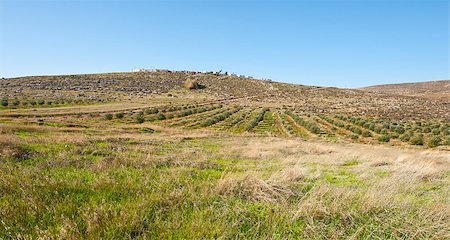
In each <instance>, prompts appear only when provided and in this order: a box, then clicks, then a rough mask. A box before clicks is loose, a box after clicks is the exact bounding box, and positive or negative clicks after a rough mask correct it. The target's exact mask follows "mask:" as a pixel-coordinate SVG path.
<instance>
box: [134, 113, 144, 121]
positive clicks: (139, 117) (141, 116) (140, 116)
mask: <svg viewBox="0 0 450 240" xmlns="http://www.w3.org/2000/svg"><path fill="white" fill-rule="evenodd" d="M144 121H145V118H144V115H143V114H137V115H136V122H137V123H143V122H144Z"/></svg>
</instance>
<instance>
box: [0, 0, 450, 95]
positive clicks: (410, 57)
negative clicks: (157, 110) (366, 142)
mask: <svg viewBox="0 0 450 240" xmlns="http://www.w3.org/2000/svg"><path fill="white" fill-rule="evenodd" d="M449 51H450V50H449V1H439V0H426V1H425V0H423V1H421V0H408V1H406V0H391V1H382V0H359V1H358V0H347V1H345V0H334V1H333V0H329V1H226V0H223V1H187V0H185V1H131V2H130V1H4V0H0V76H1V77H14V76H28V75H53V74H71V73H97V72H119V71H130V70H132V69H133V68H167V69H175V70H224V71H229V72H235V73H238V74H245V75H251V76H254V77H258V78H270V79H273V80H275V81H282V82H291V83H300V84H306V85H320V86H336V87H347V88H351V87H362V86H368V85H374V84H383V83H399V82H415V81H429V80H438V79H449V78H450V76H449V68H450V67H449V55H450V52H449Z"/></svg>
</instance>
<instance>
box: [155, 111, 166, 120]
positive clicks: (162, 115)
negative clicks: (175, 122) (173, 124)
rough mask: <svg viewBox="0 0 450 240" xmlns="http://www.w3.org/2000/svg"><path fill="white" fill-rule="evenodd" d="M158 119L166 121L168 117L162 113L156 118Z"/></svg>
mask: <svg viewBox="0 0 450 240" xmlns="http://www.w3.org/2000/svg"><path fill="white" fill-rule="evenodd" d="M156 119H158V120H164V119H166V116H165V115H164V114H162V113H158V115H157V116H156Z"/></svg>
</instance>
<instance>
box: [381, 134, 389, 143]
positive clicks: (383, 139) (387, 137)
mask: <svg viewBox="0 0 450 240" xmlns="http://www.w3.org/2000/svg"><path fill="white" fill-rule="evenodd" d="M390 140H391V138H390V137H389V136H387V135H381V136H380V137H379V138H378V141H379V142H389V141H390Z"/></svg>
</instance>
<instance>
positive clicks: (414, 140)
mask: <svg viewBox="0 0 450 240" xmlns="http://www.w3.org/2000/svg"><path fill="white" fill-rule="evenodd" d="M409 143H411V144H412V145H423V135H422V134H420V133H419V134H414V136H412V137H411V139H410V140H409Z"/></svg>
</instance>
